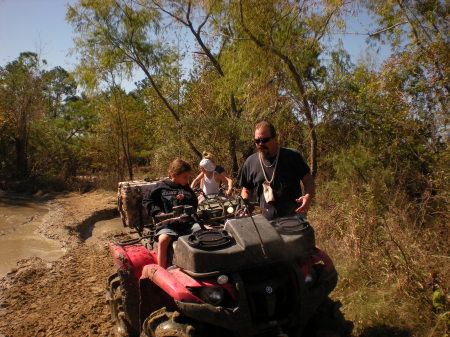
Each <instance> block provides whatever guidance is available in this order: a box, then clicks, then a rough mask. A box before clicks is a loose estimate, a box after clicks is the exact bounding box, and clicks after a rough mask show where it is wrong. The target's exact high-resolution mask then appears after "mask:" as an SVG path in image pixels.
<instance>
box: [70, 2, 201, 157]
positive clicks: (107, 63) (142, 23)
mask: <svg viewBox="0 0 450 337" xmlns="http://www.w3.org/2000/svg"><path fill="white" fill-rule="evenodd" d="M67 20H68V21H69V22H70V23H72V24H73V26H74V27H75V30H76V32H77V33H78V37H77V38H76V39H75V42H76V45H77V47H78V49H79V51H80V54H81V65H80V67H78V72H79V73H80V74H81V76H80V78H81V79H82V81H83V82H84V84H87V85H91V86H92V85H94V84H96V82H97V81H98V80H99V78H100V76H99V74H100V73H104V72H109V71H111V69H120V70H122V71H125V73H127V74H129V75H131V73H132V71H133V69H135V68H139V69H141V70H142V71H143V72H144V74H145V76H146V78H147V79H148V81H149V83H150V85H151V87H152V88H153V90H154V91H155V92H156V95H157V97H158V98H159V99H160V101H161V102H162V104H163V106H164V108H165V109H166V111H167V112H168V113H169V115H170V116H172V118H173V119H174V120H175V122H176V123H177V125H178V127H179V129H181V130H182V131H183V121H182V118H181V117H180V114H179V113H178V111H177V109H176V108H175V107H174V103H173V102H172V101H171V99H170V94H169V93H167V92H165V90H164V89H165V88H164V83H161V82H158V80H157V77H158V74H160V73H162V72H164V71H165V70H166V68H167V67H171V66H173V60H174V51H173V50H169V49H168V48H166V46H165V44H164V43H163V42H162V41H161V40H160V39H159V36H158V31H159V29H160V23H161V22H160V15H159V13H158V11H157V10H156V9H152V8H142V7H141V6H139V5H138V4H137V3H135V2H133V1H127V0H117V1H109V0H101V1H98V0H96V1H93V0H80V1H79V2H78V3H77V4H76V5H74V6H69V10H68V13H67ZM182 138H183V139H184V140H185V141H186V142H187V144H188V145H189V147H190V149H191V150H192V151H193V152H194V153H195V154H196V155H197V156H198V157H201V153H200V151H199V150H198V149H197V148H196V146H195V145H194V143H193V141H192V140H191V137H182Z"/></svg>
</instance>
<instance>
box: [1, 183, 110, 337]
mask: <svg viewBox="0 0 450 337" xmlns="http://www.w3.org/2000/svg"><path fill="white" fill-rule="evenodd" d="M48 206H49V208H50V212H49V213H48V214H47V215H46V216H45V218H44V220H43V223H42V226H41V227H40V229H39V232H40V233H42V234H44V235H45V236H47V237H49V238H52V239H55V240H58V241H59V242H61V244H62V245H63V247H64V248H66V249H67V252H66V254H65V255H64V256H63V257H62V258H61V259H59V260H57V261H55V262H51V263H46V262H44V261H42V260H40V259H37V258H34V259H28V260H25V261H21V262H20V263H19V265H18V268H17V269H15V270H14V271H13V272H11V273H9V274H8V275H7V276H6V277H4V278H3V279H1V281H0V336H2V335H4V336H17V337H19V336H20V337H22V336H111V335H112V334H111V325H110V323H109V312H108V310H107V307H106V305H105V293H104V284H105V280H106V278H107V276H108V275H109V274H111V273H112V272H113V270H114V268H113V265H112V260H111V258H110V256H109V254H108V249H107V247H106V244H107V242H108V241H109V240H110V239H111V236H112V235H111V234H109V235H108V236H103V237H98V238H96V240H94V241H93V242H90V243H89V244H88V243H86V242H85V239H87V238H88V237H89V236H90V234H91V232H92V225H93V224H94V223H95V222H96V221H99V220H102V219H108V218H112V217H114V216H116V215H117V213H116V195H115V194H114V193H109V192H108V193H107V192H103V193H102V192H93V193H87V194H83V195H80V194H67V195H62V196H58V197H55V198H54V199H52V200H51V201H48Z"/></svg>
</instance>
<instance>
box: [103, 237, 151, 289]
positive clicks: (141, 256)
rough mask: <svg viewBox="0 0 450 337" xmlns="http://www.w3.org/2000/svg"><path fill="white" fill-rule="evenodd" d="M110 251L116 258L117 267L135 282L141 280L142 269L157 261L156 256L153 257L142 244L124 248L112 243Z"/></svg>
mask: <svg viewBox="0 0 450 337" xmlns="http://www.w3.org/2000/svg"><path fill="white" fill-rule="evenodd" d="M109 249H110V251H111V253H112V255H113V258H114V264H115V265H116V267H117V268H118V269H119V270H120V271H122V272H125V274H128V275H130V276H133V277H134V279H135V280H139V278H140V277H141V274H142V269H143V268H144V266H146V265H148V264H153V263H155V261H156V256H154V255H152V254H151V253H150V252H149V251H148V249H147V248H146V247H145V246H144V245H141V244H134V245H126V246H122V245H119V244H114V243H110V244H109Z"/></svg>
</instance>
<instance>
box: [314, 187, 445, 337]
mask: <svg viewBox="0 0 450 337" xmlns="http://www.w3.org/2000/svg"><path fill="white" fill-rule="evenodd" d="M333 200H335V197H334V196H333V195H332V193H331V192H330V190H328V189H327V188H326V187H325V188H323V189H322V190H321V191H319V193H318V196H317V199H316V205H315V207H314V211H313V212H312V213H311V214H310V217H309V218H310V221H311V223H312V224H313V226H314V227H315V229H316V236H317V242H318V245H319V246H321V247H322V248H324V249H325V250H326V251H327V252H328V253H329V254H330V255H331V256H332V258H333V260H334V261H335V263H336V266H337V269H338V272H339V274H340V281H339V284H338V287H337V289H336V290H335V292H334V294H333V295H334V297H335V298H336V299H339V300H340V301H341V302H342V303H343V304H344V306H343V311H344V313H345V315H346V318H347V319H350V320H352V321H353V322H354V325H355V329H354V335H355V336H361V337H363V336H364V337H375V336H405V337H406V336H411V337H424V336H426V337H438V336H446V335H445V334H446V333H447V329H448V321H449V315H448V309H449V307H448V295H447V303H446V305H444V308H440V309H438V308H436V307H435V306H433V302H432V296H433V293H434V292H435V291H437V290H438V291H441V292H442V293H443V294H449V291H450V289H449V283H448V280H450V271H449V264H450V259H449V256H448V251H447V250H448V238H449V230H448V229H449V228H448V220H449V219H448V216H446V214H445V212H438V211H437V210H438V209H439V208H440V207H441V208H443V209H445V207H446V205H445V203H441V205H443V206H439V203H437V201H438V200H436V198H435V197H429V198H427V199H426V200H421V201H420V202H416V203H411V202H409V201H408V200H407V198H406V197H405V195H404V194H403V193H402V192H401V191H398V190H396V191H392V192H391V194H389V199H388V200H384V201H383V202H379V201H377V200H376V199H375V198H371V197H370V196H369V195H368V194H367V193H358V191H357V190H356V189H355V190H353V191H351V190H349V193H347V194H346V196H345V198H343V199H341V200H340V201H339V202H333ZM430 209H433V210H434V211H435V212H436V213H435V214H431V215H430V213H431V212H430V211H429V210H430ZM446 310H447V311H446Z"/></svg>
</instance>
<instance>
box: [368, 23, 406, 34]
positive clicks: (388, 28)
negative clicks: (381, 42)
mask: <svg viewBox="0 0 450 337" xmlns="http://www.w3.org/2000/svg"><path fill="white" fill-rule="evenodd" d="M407 23H408V21H403V22H397V23H396V24H393V25H392V26H389V27H386V28H383V29H380V30H378V31H376V32H373V33H367V35H369V36H370V37H374V36H377V35H379V34H381V33H384V32H387V31H388V30H391V29H392V28H395V27H397V26H400V25H404V24H407Z"/></svg>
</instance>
